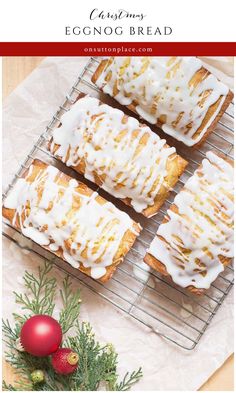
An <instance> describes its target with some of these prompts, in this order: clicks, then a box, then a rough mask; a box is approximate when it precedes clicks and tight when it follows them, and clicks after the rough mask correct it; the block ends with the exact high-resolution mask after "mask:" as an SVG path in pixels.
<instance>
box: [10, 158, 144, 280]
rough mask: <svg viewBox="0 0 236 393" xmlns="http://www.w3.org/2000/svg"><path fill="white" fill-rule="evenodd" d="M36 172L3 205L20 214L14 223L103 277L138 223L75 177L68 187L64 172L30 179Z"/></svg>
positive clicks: (48, 171)
mask: <svg viewBox="0 0 236 393" xmlns="http://www.w3.org/2000/svg"><path fill="white" fill-rule="evenodd" d="M32 168H33V165H32V166H31V168H30V171H29V174H28V175H27V177H26V178H25V179H19V180H18V181H17V183H16V186H15V188H14V189H13V191H12V192H11V193H10V194H9V196H8V197H7V198H6V200H5V202H4V206H5V207H6V208H9V209H15V210H16V212H15V215H14V219H13V222H12V223H13V225H15V224H16V220H19V223H20V227H21V231H22V233H23V234H24V235H25V236H27V237H29V238H31V239H32V240H34V241H35V242H36V243H38V244H40V245H42V246H49V248H50V250H51V251H54V252H55V251H57V250H59V249H61V250H62V252H63V257H64V259H65V260H66V261H67V262H69V263H70V264H71V265H72V266H73V267H75V268H79V266H80V264H81V263H82V264H83V266H84V267H86V268H91V276H92V277H93V278H95V279H98V278H100V277H102V276H104V275H105V274H106V267H107V266H110V265H112V263H113V258H114V256H115V254H116V252H117V250H118V248H119V246H120V243H121V241H122V238H123V236H124V234H125V233H126V231H128V230H130V231H132V232H134V233H136V232H135V229H134V227H133V221H132V220H131V218H130V217H129V216H128V215H127V214H126V213H124V212H122V211H120V210H118V209H117V208H116V207H115V206H114V205H113V204H112V203H110V202H106V203H105V204H103V205H101V204H99V203H98V201H97V200H96V198H97V196H98V194H97V193H96V192H93V194H92V195H91V196H88V195H85V194H84V193H81V192H79V190H78V189H76V187H77V186H78V183H77V181H76V180H74V179H71V180H70V182H69V185H68V186H67V187H64V186H62V185H61V184H59V179H60V175H61V174H62V173H61V172H60V171H59V170H58V169H57V168H55V167H53V166H48V167H47V168H45V169H41V170H40V172H39V173H38V175H37V176H36V177H35V179H34V180H33V181H30V180H28V179H29V176H30V175H31V172H32ZM39 194H40V195H41V198H40V197H39ZM136 234H137V235H138V233H136ZM68 242H70V244H68Z"/></svg>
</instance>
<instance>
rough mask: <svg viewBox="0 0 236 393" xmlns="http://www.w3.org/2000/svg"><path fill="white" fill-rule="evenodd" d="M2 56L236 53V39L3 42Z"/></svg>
mask: <svg viewBox="0 0 236 393" xmlns="http://www.w3.org/2000/svg"><path fill="white" fill-rule="evenodd" d="M0 55H1V56H127V55H132V56H141V55H142V56H175V55H176V56H218V55H220V56H236V42H1V43H0Z"/></svg>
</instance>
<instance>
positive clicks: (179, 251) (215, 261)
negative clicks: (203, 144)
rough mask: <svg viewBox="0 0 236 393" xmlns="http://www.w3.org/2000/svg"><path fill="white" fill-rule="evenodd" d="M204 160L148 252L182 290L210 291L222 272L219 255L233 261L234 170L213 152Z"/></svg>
mask: <svg viewBox="0 0 236 393" xmlns="http://www.w3.org/2000/svg"><path fill="white" fill-rule="evenodd" d="M206 157H207V158H206V159H204V160H203V162H202V168H201V167H200V168H199V169H197V170H196V171H195V173H194V175H193V176H192V177H191V178H190V179H189V180H188V181H187V182H186V184H185V186H184V188H183V189H182V190H181V191H180V193H179V194H178V195H177V196H176V197H175V200H174V204H175V205H176V206H177V208H178V213H175V212H174V211H171V210H168V212H167V213H168V218H169V221H168V222H166V223H163V224H161V225H160V226H159V228H158V230H157V236H156V237H155V238H154V240H153V241H152V243H151V245H150V248H149V250H148V253H149V254H151V255H153V256H154V257H155V258H156V259H157V260H159V261H160V262H162V263H163V264H164V265H165V266H166V269H167V271H168V273H169V274H170V275H171V277H172V279H173V281H174V282H175V283H176V284H178V285H180V286H182V287H184V288H185V287H187V286H189V285H193V286H194V287H196V288H209V287H210V285H211V283H212V282H213V281H214V280H215V279H216V277H217V276H218V274H219V273H220V272H221V271H223V270H224V266H223V264H222V263H221V262H220V259H219V256H220V255H221V256H223V257H227V258H232V257H233V208H234V203H233V168H232V166H231V165H230V164H229V163H227V162H226V161H225V160H224V159H222V158H220V157H219V156H217V155H216V154H214V153H213V152H208V153H207V154H206Z"/></svg>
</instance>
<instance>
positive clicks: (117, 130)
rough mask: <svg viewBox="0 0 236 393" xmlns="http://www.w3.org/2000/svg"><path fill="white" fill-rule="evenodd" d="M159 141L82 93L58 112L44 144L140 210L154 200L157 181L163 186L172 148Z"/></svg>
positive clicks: (134, 121)
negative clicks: (48, 141) (48, 140)
mask: <svg viewBox="0 0 236 393" xmlns="http://www.w3.org/2000/svg"><path fill="white" fill-rule="evenodd" d="M165 144H166V141H165V140H163V139H160V138H159V137H158V135H156V134H154V133H153V132H152V131H151V129H150V128H149V127H147V126H141V125H140V124H139V122H138V121H137V120H136V119H135V118H133V117H125V116H124V113H123V112H122V111H120V110H118V109H115V108H112V107H110V106H109V105H106V104H102V103H101V102H100V101H99V100H97V99H96V98H93V97H89V96H86V97H84V98H80V99H79V100H78V101H77V102H76V103H75V104H74V105H73V106H72V107H71V109H70V110H69V111H68V112H66V113H65V114H64V115H63V116H62V118H61V126H60V127H59V128H57V129H55V130H54V132H53V137H52V143H51V145H50V150H51V152H52V153H54V154H55V155H56V156H57V157H60V159H61V160H62V161H63V162H64V163H66V165H68V166H78V165H80V166H81V167H82V168H84V175H85V177H86V178H87V179H89V180H91V181H93V182H95V183H96V180H97V179H98V178H99V180H100V181H101V182H102V188H103V189H104V190H106V191H107V192H109V193H110V194H112V195H114V196H115V197H117V198H121V199H125V198H129V199H130V203H131V205H132V206H133V208H134V209H135V210H136V211H137V212H142V211H143V210H144V209H145V208H147V207H148V206H152V205H153V204H154V200H155V197H156V196H157V195H158V192H159V191H160V188H161V187H162V186H163V187H164V188H165V190H166V189H169V186H168V182H167V181H166V180H165V178H166V175H167V169H166V168H167V162H168V160H169V159H171V158H170V156H171V155H173V154H174V153H175V152H176V150H175V148H174V147H166V146H165ZM55 145H56V147H57V148H56V150H54V149H55ZM58 146H59V147H58Z"/></svg>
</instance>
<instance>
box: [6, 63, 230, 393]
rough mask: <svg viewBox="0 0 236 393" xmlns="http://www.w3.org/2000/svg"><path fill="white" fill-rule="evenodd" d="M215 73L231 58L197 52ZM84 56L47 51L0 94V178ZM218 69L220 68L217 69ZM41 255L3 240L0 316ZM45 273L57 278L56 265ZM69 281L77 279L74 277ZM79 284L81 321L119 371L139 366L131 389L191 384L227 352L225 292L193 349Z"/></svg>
mask: <svg viewBox="0 0 236 393" xmlns="http://www.w3.org/2000/svg"><path fill="white" fill-rule="evenodd" d="M204 60H205V61H206V62H207V63H208V64H211V70H213V68H212V66H213V67H217V68H218V69H215V72H216V73H217V75H218V76H219V77H220V78H221V79H222V80H224V81H225V83H228V84H229V86H230V87H231V88H232V86H233V79H232V75H233V71H232V70H233V63H232V58H209V57H208V58H204ZM87 61H88V59H87V58H81V57H69V58H68V57H57V58H47V59H45V60H44V61H43V62H42V63H41V64H40V66H39V67H38V68H37V69H36V70H35V71H34V72H33V73H32V74H31V75H30V76H29V77H28V78H27V79H25V81H24V82H23V83H22V84H21V85H19V87H18V88H17V89H16V90H15V91H14V92H13V93H12V94H11V95H10V96H9V97H8V98H7V99H6V100H5V103H4V108H3V185H7V184H8V182H9V180H10V179H11V177H12V175H13V174H14V173H15V171H16V170H17V169H18V167H19V163H20V162H21V161H22V160H23V159H24V157H25V156H26V154H27V153H28V152H29V150H30V148H31V147H32V144H33V142H35V141H36V140H37V138H38V136H39V135H40V134H41V133H42V132H43V131H44V128H45V126H46V124H47V123H48V121H49V120H50V119H51V116H52V115H53V114H54V112H55V111H56V109H57V108H58V106H59V105H60V104H61V103H62V101H63V99H64V97H65V95H66V94H67V92H68V90H69V88H70V87H71V86H72V84H73V83H74V82H75V80H76V78H77V76H78V74H79V73H80V71H81V70H82V68H83V66H84V65H85V64H86V62H87ZM223 72H225V74H224V73H223ZM39 263H42V262H41V259H39V258H37V257H36V256H35V255H34V254H31V253H29V252H27V251H22V250H20V249H19V248H18V247H17V246H16V245H14V244H13V243H12V242H10V241H9V240H7V239H5V238H4V239H3V316H4V318H9V319H10V320H12V317H11V315H12V312H16V311H17V308H18V306H17V305H16V304H15V303H14V296H13V294H12V291H13V290H16V291H21V290H22V288H23V287H22V275H23V272H24V270H25V269H28V270H30V271H32V272H35V270H36V267H37V266H38V265H39ZM53 274H54V275H55V276H57V277H61V272H59V271H58V270H57V269H56V268H55V269H54V270H53ZM74 285H75V286H76V285H78V282H77V281H75V280H74ZM81 289H82V301H83V303H82V307H81V316H80V318H81V320H87V321H89V322H90V323H91V324H92V326H93V328H94V331H95V333H96V337H97V338H98V339H99V340H100V341H102V342H112V343H113V344H114V345H115V347H116V349H117V352H118V353H119V372H120V373H121V374H124V373H125V372H126V371H127V370H133V369H136V368H138V367H139V366H142V367H143V373H144V377H143V378H142V380H141V381H140V382H139V384H137V385H135V387H134V388H133V389H134V390H197V389H198V388H199V387H200V386H201V385H202V384H203V383H204V382H205V381H206V380H207V379H208V378H209V377H210V376H211V375H212V374H213V373H214V371H215V370H216V369H217V368H219V367H220V366H221V365H222V364H223V362H224V361H225V360H226V359H227V358H228V356H229V355H230V354H231V353H232V352H233V291H231V293H230V294H229V295H228V296H227V299H226V300H225V301H224V303H223V305H222V307H221V308H220V310H219V312H218V313H217V315H216V316H215V317H214V319H213V320H212V322H211V324H210V326H209V328H208V329H207V331H206V333H205V334H204V336H203V338H202V339H201V341H200V343H199V345H198V346H197V347H196V349H194V350H193V351H185V350H181V349H179V348H178V347H176V346H174V345H171V344H169V343H168V342H166V341H164V340H163V339H161V338H160V337H158V336H157V335H156V334H154V333H152V332H151V331H150V330H149V329H148V328H146V327H144V326H143V325H142V324H140V323H138V322H137V321H134V320H133V319H132V318H130V317H128V316H126V315H125V314H124V313H122V312H121V311H118V310H117V309H116V308H115V307H114V306H112V305H111V304H109V303H108V302H106V301H105V300H102V299H101V298H99V297H98V296H96V295H95V294H93V293H92V292H91V291H90V290H88V289H86V288H84V287H81Z"/></svg>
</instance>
